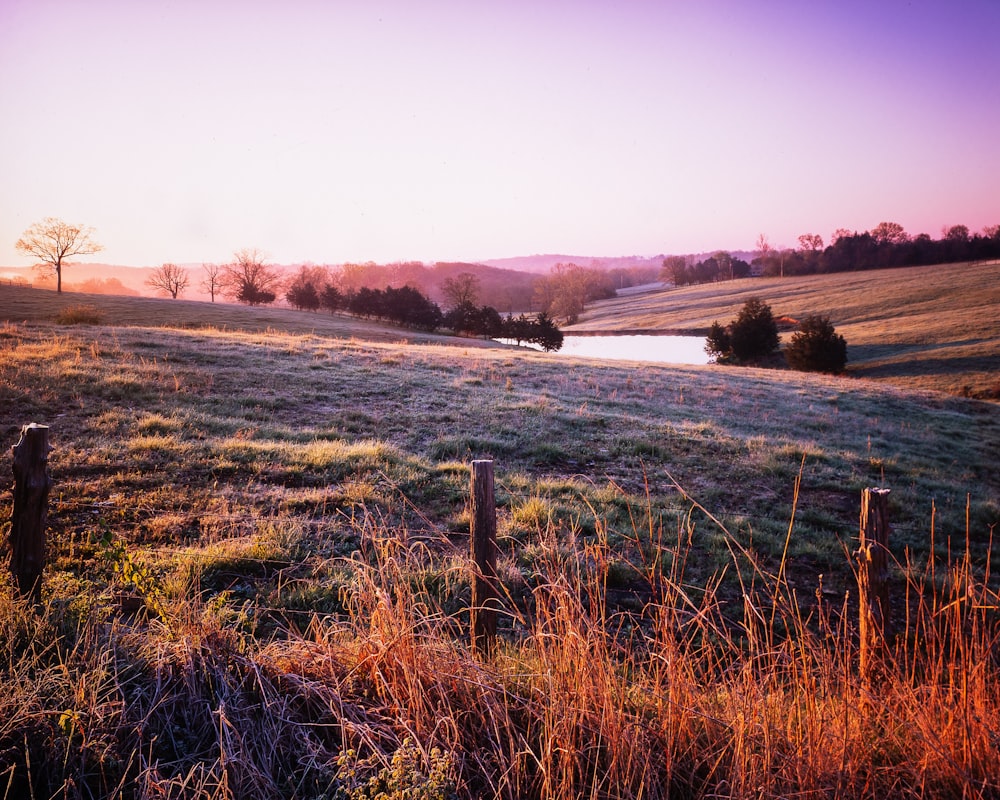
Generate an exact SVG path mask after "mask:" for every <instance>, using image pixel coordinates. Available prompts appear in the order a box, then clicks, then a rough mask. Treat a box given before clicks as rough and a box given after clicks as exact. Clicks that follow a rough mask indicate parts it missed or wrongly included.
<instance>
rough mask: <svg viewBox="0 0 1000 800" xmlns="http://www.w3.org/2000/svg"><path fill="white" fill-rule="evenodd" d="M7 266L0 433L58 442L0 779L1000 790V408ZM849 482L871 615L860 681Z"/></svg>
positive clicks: (105, 784) (3, 592)
mask: <svg viewBox="0 0 1000 800" xmlns="http://www.w3.org/2000/svg"><path fill="white" fill-rule="evenodd" d="M757 285H759V284H757ZM9 288H10V287H0V315H2V316H3V318H5V319H6V320H7V322H6V324H5V325H4V326H3V327H2V329H0V403H2V407H3V409H4V414H3V417H2V419H0V440H2V446H3V449H4V451H5V452H9V448H10V446H11V445H13V444H14V443H15V442H16V441H17V435H18V431H19V429H20V426H21V425H22V424H24V423H27V422H38V423H42V424H47V425H49V426H50V428H51V440H52V444H53V447H54V449H53V451H52V453H51V456H50V470H51V473H52V478H53V489H52V493H51V496H50V510H49V531H50V557H49V568H48V570H47V572H46V576H45V583H44V591H43V604H44V605H43V608H42V609H41V610H40V612H39V613H34V612H33V611H32V610H31V609H28V608H25V606H24V605H23V604H22V603H21V602H20V601H19V600H18V599H17V598H16V597H15V596H14V595H13V593H12V592H11V590H10V589H9V587H8V586H7V585H6V584H4V585H3V586H2V588H0V675H2V678H0V790H2V796H4V797H10V798H14V797H27V796H31V792H33V793H34V796H36V797H53V796H60V797H62V796H67V797H176V798H180V797H205V798H228V797H234V798H235V797H238V798H248V797H249V798H253V797H262V798H263V797H268V798H270V797H289V798H291V797H296V798H335V797H336V798H355V799H360V798H375V797H400V798H402V797H422V798H432V797H433V798H444V797H451V796H459V797H476V796H494V795H496V796H502V797H511V798H514V797H539V798H541V797H565V798H570V797H581V796H588V797H622V798H624V797H639V796H642V797H667V796H671V797H674V796H681V797H705V798H707V797H719V796H729V797H746V798H749V797H776V796H791V795H802V796H813V797H820V796H823V797H886V796H900V797H929V796H935V797H970V796H983V797H990V796H998V795H1000V782H998V779H997V775H996V770H995V765H996V763H997V760H998V759H1000V680H998V677H1000V657H998V655H997V654H998V652H1000V650H998V647H997V642H998V637H1000V623H998V615H997V608H998V597H997V581H996V577H995V571H991V568H990V564H991V559H992V558H994V557H996V556H997V555H998V554H997V547H998V544H997V543H996V542H995V541H994V536H993V534H994V532H995V528H996V525H997V523H998V521H1000V475H998V471H997V468H996V453H997V452H1000V415H998V413H997V409H996V406H995V404H991V403H986V402H982V401H976V400H971V399H964V398H961V397H955V396H948V395H946V394H941V393H937V392H927V391H922V390H920V389H905V388H900V387H897V386H893V385H888V384H883V383H877V382H872V381H865V380H857V379H856V378H852V377H839V378H835V377H827V376H813V375H802V374H797V373H792V372H789V371H772V370H756V369H739V368H724V367H672V366H666V365H642V366H641V367H640V366H638V365H635V364H621V363H613V362H599V361H588V360H567V359H566V358H564V357H560V356H558V355H547V354H541V353H535V352H529V351H523V350H518V349H512V348H503V347H497V346H488V345H487V343H482V342H478V341H474V340H456V339H453V338H449V337H428V336H417V335H412V334H410V333H409V332H400V331H393V330H391V329H385V328H379V327H377V326H367V325H363V324H357V323H356V321H354V320H352V319H349V318H339V317H333V318H331V317H328V316H327V317H324V316H322V315H311V314H301V313H298V312H291V311H281V310H259V309H243V308H237V307H228V306H216V307H213V306H211V305H209V304H194V303H192V304H184V303H181V302H179V301H178V302H175V301H153V300H128V299H117V298H98V297H86V298H81V297H80V296H75V297H74V296H71V295H65V296H63V297H62V298H57V297H56V296H55V295H53V294H51V293H38V292H34V291H32V290H27V289H11V290H10V291H8V289H9ZM81 301H83V302H86V303H88V304H91V305H93V306H94V309H95V310H96V312H95V313H97V314H98V315H102V319H103V321H102V324H96V325H93V324H74V325H68V324H59V323H57V322H55V321H54V320H55V318H56V316H57V314H59V313H62V312H65V311H66V310H67V309H65V308H57V304H58V303H62V304H63V305H65V306H67V307H71V306H79V305H80V303H81ZM733 302H734V304H735V305H738V304H739V302H740V301H738V300H734V301H733ZM47 304H51V305H47ZM775 305H776V308H775V311H776V312H777V313H787V311H786V310H785V309H782V308H780V307H777V304H775ZM956 313H957V312H956ZM215 315H217V316H215ZM972 316H973V315H971V314H970V315H969V319H970V320H971V318H972ZM68 318H69V317H64V319H68ZM154 320H155V321H157V322H167V321H169V323H170V326H169V327H166V326H164V325H162V324H156V325H152V324H151V322H152V321H154ZM872 324H874V323H872ZM286 325H287V327H286ZM838 327H839V324H838ZM849 340H850V339H849ZM482 457H492V458H493V459H494V460H495V463H496V468H497V478H498V484H497V496H498V505H499V509H498V528H499V547H500V576H501V582H502V591H503V596H504V605H505V613H504V615H503V616H502V618H501V625H500V628H501V644H500V646H499V647H498V650H497V652H496V653H495V654H494V655H493V656H492V657H489V658H483V657H477V656H476V655H475V654H473V653H472V652H470V649H469V647H468V644H467V643H468V631H467V626H468V611H467V606H468V603H469V572H470V565H469V563H468V562H469V558H468V552H467V551H468V547H469V545H468V509H467V505H468V500H467V494H468V481H469V468H468V464H469V461H470V460H471V459H473V458H482ZM875 485H878V486H886V487H888V488H890V489H891V490H892V491H891V495H890V498H891V515H892V524H893V530H892V538H891V545H890V548H891V550H892V555H893V559H894V567H893V581H894V585H893V592H894V594H893V596H894V604H893V614H892V622H893V624H894V627H895V630H896V632H897V635H896V636H894V637H892V638H891V640H890V641H889V643H888V646H887V648H886V650H885V652H884V654H883V659H884V660H883V661H882V662H881V664H882V666H881V669H880V671H878V672H877V673H875V674H872V675H861V674H859V673H858V672H857V668H856V656H857V644H858V642H857V635H856V630H855V624H854V621H855V618H856V594H857V591H856V585H855V580H854V575H853V567H852V564H853V556H852V555H851V553H852V550H853V549H854V548H855V547H856V541H855V540H856V537H857V528H858V503H859V495H860V491H861V489H862V488H864V487H866V486H875ZM9 499H10V494H9V492H7V493H5V495H4V501H5V502H6V503H8V505H9ZM4 535H6V528H5V529H4ZM5 580H6V576H3V577H2V578H0V581H5Z"/></svg>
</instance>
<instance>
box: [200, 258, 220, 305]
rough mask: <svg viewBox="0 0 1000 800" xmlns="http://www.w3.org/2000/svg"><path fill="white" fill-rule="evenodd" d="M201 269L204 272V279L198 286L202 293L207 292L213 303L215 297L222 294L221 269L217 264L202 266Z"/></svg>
mask: <svg viewBox="0 0 1000 800" xmlns="http://www.w3.org/2000/svg"><path fill="white" fill-rule="evenodd" d="M201 268H202V269H203V270H205V277H204V278H203V279H202V281H201V283H200V284H198V286H199V287H200V288H201V290H202V291H205V292H208V294H209V296H210V297H211V298H212V302H213V303H214V302H215V296H216V295H217V294H220V293H221V292H222V267H221V266H219V265H218V264H202V265H201Z"/></svg>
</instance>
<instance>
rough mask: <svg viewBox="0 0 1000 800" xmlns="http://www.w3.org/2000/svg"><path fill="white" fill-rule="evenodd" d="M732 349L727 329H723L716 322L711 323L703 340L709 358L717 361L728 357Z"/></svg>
mask: <svg viewBox="0 0 1000 800" xmlns="http://www.w3.org/2000/svg"><path fill="white" fill-rule="evenodd" d="M732 349H733V348H732V344H731V343H730V341H729V330H728V328H725V327H723V326H722V325H721V324H720V323H719V322H718V321H715V322H713V323H712V327H711V328H709V331H708V336H707V337H706V338H705V352H706V353H708V355H709V356H710V357H711V358H714V359H716V360H718V359H720V358H725V357H726V356H728V355H729V354H730V353H731V352H732Z"/></svg>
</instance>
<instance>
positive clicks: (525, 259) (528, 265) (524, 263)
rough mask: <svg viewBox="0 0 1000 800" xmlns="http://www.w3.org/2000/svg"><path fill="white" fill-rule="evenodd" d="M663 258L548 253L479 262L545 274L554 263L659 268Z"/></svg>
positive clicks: (620, 267) (610, 267)
mask: <svg viewBox="0 0 1000 800" xmlns="http://www.w3.org/2000/svg"><path fill="white" fill-rule="evenodd" d="M663 258H664V257H663V256H611V257H606V256H570V255H565V254H559V253H548V254H544V255H534V256H515V257H513V258H494V259H488V260H486V261H482V262H480V263H482V264H486V265H487V266H490V267H498V268H500V269H511V270H522V271H524V272H533V273H535V274H545V273H547V272H549V271H551V269H552V268H553V267H554V266H555V265H556V264H576V265H577V266H580V267H597V268H601V269H608V270H611V269H627V268H629V267H649V266H655V267H657V268H659V266H660V264H661V263H662V262H663Z"/></svg>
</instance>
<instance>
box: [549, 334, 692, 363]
mask: <svg viewBox="0 0 1000 800" xmlns="http://www.w3.org/2000/svg"><path fill="white" fill-rule="evenodd" d="M557 355H567V356H583V357H585V358H612V359H626V360H630V361H656V362H660V363H666V364H707V363H708V353H706V352H705V337H704V336H650V335H648V334H646V335H643V334H628V335H622V336H570V335H566V336H564V337H563V346H562V349H561V350H559V351H558V353H557Z"/></svg>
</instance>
